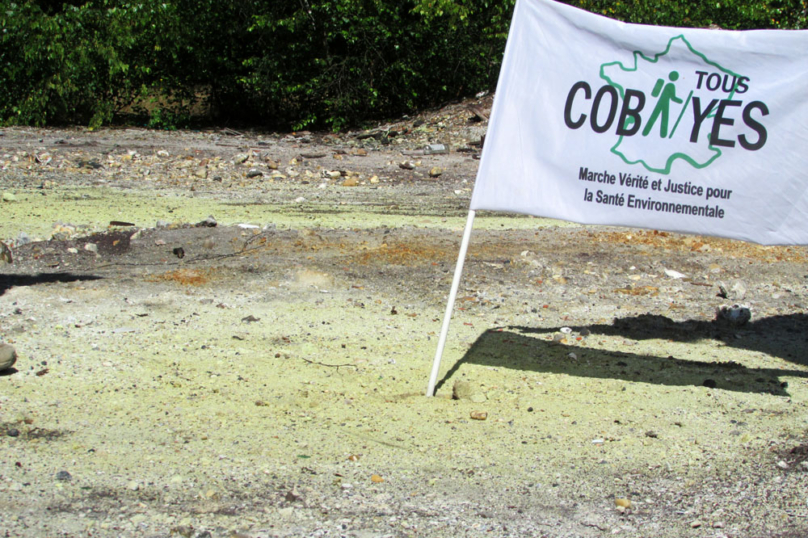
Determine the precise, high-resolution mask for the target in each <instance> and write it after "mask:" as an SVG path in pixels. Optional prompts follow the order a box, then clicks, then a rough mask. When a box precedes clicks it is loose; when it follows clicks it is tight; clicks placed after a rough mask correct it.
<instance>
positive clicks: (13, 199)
mask: <svg viewBox="0 0 808 538" xmlns="http://www.w3.org/2000/svg"><path fill="white" fill-rule="evenodd" d="M3 201H4V202H16V201H17V197H16V196H14V195H13V194H11V193H10V192H4V193H3Z"/></svg>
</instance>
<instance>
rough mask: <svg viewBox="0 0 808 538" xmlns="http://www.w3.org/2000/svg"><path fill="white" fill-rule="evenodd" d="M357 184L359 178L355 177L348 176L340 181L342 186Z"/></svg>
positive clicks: (354, 185)
mask: <svg viewBox="0 0 808 538" xmlns="http://www.w3.org/2000/svg"><path fill="white" fill-rule="evenodd" d="M357 185H359V180H357V179H356V178H355V177H349V178H347V179H345V181H343V182H342V186H343V187H356V186H357Z"/></svg>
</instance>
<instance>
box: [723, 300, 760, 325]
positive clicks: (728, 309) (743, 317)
mask: <svg viewBox="0 0 808 538" xmlns="http://www.w3.org/2000/svg"><path fill="white" fill-rule="evenodd" d="M715 319H716V320H717V321H725V322H728V323H730V324H732V325H735V326H736V327H740V326H741V325H745V324H746V323H747V322H748V321H749V320H750V319H752V311H751V310H749V307H748V306H744V305H738V304H734V305H732V306H727V305H722V306H719V307H717V308H716V309H715Z"/></svg>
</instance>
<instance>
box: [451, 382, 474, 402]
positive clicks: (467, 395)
mask: <svg viewBox="0 0 808 538" xmlns="http://www.w3.org/2000/svg"><path fill="white" fill-rule="evenodd" d="M473 394H474V389H472V388H471V383H469V382H468V381H455V384H454V386H453V387H452V399H453V400H470V399H471V396H472V395H473Z"/></svg>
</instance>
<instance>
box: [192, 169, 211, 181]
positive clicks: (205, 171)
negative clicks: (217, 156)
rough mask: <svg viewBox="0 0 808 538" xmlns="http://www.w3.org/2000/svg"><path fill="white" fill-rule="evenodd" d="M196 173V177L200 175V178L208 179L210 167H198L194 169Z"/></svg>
mask: <svg viewBox="0 0 808 538" xmlns="http://www.w3.org/2000/svg"><path fill="white" fill-rule="evenodd" d="M194 175H195V176H196V177H198V178H199V179H207V178H208V169H207V168H205V167H204V166H201V167H199V168H197V169H196V170H195V171H194Z"/></svg>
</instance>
